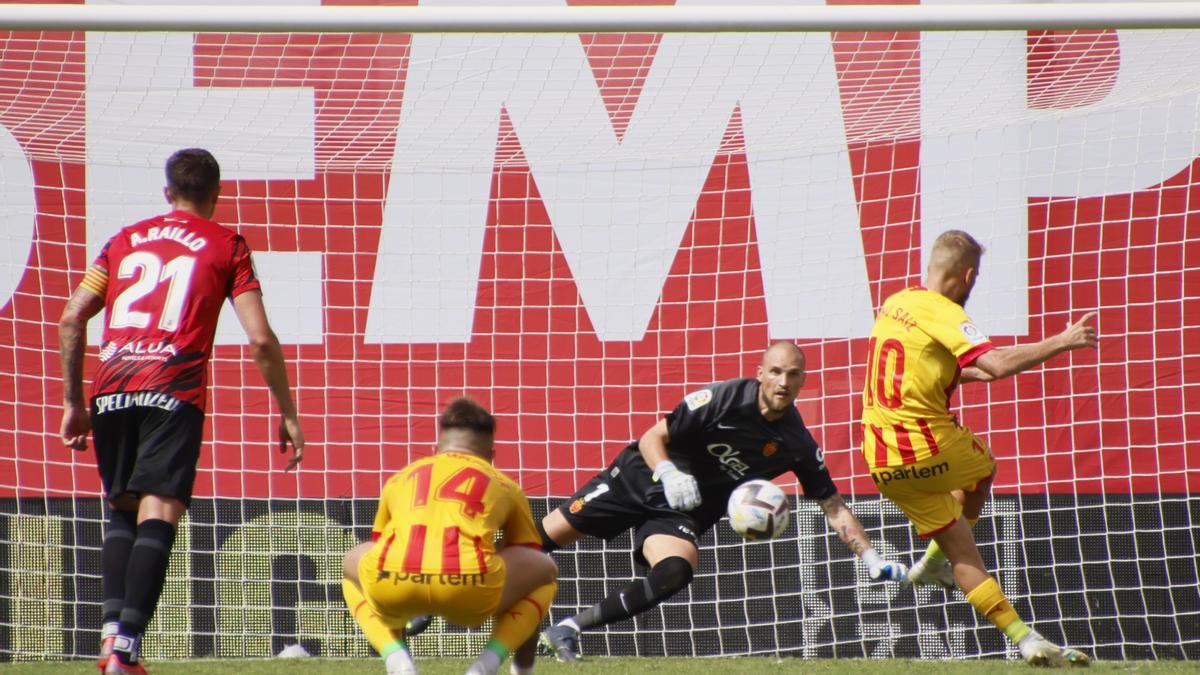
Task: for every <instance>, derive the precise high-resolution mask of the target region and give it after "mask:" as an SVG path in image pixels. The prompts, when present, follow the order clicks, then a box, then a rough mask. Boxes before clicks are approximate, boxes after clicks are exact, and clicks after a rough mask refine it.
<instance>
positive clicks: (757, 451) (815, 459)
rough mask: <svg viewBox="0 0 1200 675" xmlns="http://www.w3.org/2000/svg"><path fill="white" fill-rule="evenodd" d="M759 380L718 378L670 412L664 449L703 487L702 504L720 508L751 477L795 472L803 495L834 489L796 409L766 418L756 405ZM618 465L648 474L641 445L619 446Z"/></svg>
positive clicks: (823, 493)
mask: <svg viewBox="0 0 1200 675" xmlns="http://www.w3.org/2000/svg"><path fill="white" fill-rule="evenodd" d="M758 387H759V383H758V380H756V379H753V378H738V379H735V380H726V381H724V382H717V383H714V384H711V385H709V386H708V387H706V388H704V389H701V390H699V391H695V392H692V393H690V394H688V395H687V396H686V397H684V399H683V401H681V402H680V403H679V405H678V406H676V407H675V409H674V410H672V411H671V412H670V413H668V414H667V430H668V432H669V434H670V441H669V442H668V444H667V454H668V456H669V457H670V459H671V461H672V462H674V463H675V466H677V467H678V468H679V470H681V471H685V472H687V473H690V474H692V476H694V477H695V478H696V482H697V483H699V485H700V496H701V499H702V500H703V503H704V505H706V506H710V507H715V506H716V505H720V507H721V508H722V509H723V508H724V504H725V501H726V500H728V499H729V495H730V493H732V492H733V489H734V488H735V487H737V486H738V485H740V484H741V483H744V482H746V481H747V480H750V479H753V478H764V479H767V480H770V479H772V478H775V477H776V476H779V475H780V474H783V473H785V472H788V471H791V472H793V473H795V474H796V477H797V478H798V479H799V480H800V485H801V486H803V488H804V496H805V497H808V498H810V499H826V498H828V497H832V496H833V495H835V494H837V486H835V485H834V483H833V479H832V478H831V477H830V476H829V471H828V469H826V468H825V460H824V454H823V453H822V452H821V448H820V447H819V446H818V445H817V442H816V441H815V440H814V439H813V437H812V434H810V433H809V432H808V429H807V428H806V427H805V426H804V420H802V419H801V418H800V413H799V411H797V410H796V409H795V408H794V407H789V408H788V410H787V411H786V412H785V413H784V416H783V418H782V419H779V420H778V421H775V422H768V421H767V420H766V418H764V417H763V416H762V413H761V412H759V408H758ZM621 455H622V456H620V457H618V459H617V461H616V462H615V463H614V464H616V465H617V466H620V467H623V468H624V470H626V471H628V470H635V471H636V470H639V469H640V470H642V471H645V472H647V473H649V471H650V469H649V467H648V466H647V465H646V462H645V460H644V459H642V454H641V452H640V451H639V450H638V443H637V441H634V442H633V443H630V444H629V445H628V446H626V447H625V449H624V450H622V451H621Z"/></svg>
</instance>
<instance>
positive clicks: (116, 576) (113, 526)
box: [100, 510, 137, 623]
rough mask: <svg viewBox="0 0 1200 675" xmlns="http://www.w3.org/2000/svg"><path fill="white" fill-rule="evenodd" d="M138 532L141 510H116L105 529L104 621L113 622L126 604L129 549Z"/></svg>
mask: <svg viewBox="0 0 1200 675" xmlns="http://www.w3.org/2000/svg"><path fill="white" fill-rule="evenodd" d="M136 535H137V513H135V512H133V511H117V510H113V511H112V512H110V513H109V518H108V526H107V527H106V528H105V530H104V545H103V547H102V548H101V549H100V579H101V589H102V592H103V594H104V604H103V605H102V606H101V610H100V611H101V621H102V622H103V623H112V622H115V621H118V620H119V619H120V618H121V609H122V608H123V607H124V606H125V574H126V572H127V571H128V569H127V568H128V567H129V553H130V551H132V550H133V540H134V537H135V536H136Z"/></svg>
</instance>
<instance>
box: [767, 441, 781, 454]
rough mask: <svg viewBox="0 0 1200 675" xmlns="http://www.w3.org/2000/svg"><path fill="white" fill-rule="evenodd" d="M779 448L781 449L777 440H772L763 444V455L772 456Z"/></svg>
mask: <svg viewBox="0 0 1200 675" xmlns="http://www.w3.org/2000/svg"><path fill="white" fill-rule="evenodd" d="M777 450H779V444H778V443H776V442H775V441H770V442H768V443H767V444H766V445H764V446H763V457H770V456H771V455H773V454H775V451H777Z"/></svg>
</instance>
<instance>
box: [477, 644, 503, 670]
mask: <svg viewBox="0 0 1200 675" xmlns="http://www.w3.org/2000/svg"><path fill="white" fill-rule="evenodd" d="M475 661H476V662H477V663H478V664H479V665H481V666H483V667H484V669H485V670H486V671H487V672H489V673H494V672H497V671H499V670H500V657H499V656H497V655H496V653H495V652H493V651H492V650H490V649H485V650H483V651H482V652H480V653H479V658H478V659H475Z"/></svg>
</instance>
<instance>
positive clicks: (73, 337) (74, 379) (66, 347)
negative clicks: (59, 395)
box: [58, 290, 103, 404]
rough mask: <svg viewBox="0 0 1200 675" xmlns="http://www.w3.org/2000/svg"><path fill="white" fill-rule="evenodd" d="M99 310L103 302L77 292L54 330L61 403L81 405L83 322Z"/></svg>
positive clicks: (88, 293) (93, 296)
mask: <svg viewBox="0 0 1200 675" xmlns="http://www.w3.org/2000/svg"><path fill="white" fill-rule="evenodd" d="M102 306H103V299H101V298H100V297H99V296H97V295H95V294H93V293H91V292H86V291H79V290H77V291H76V292H75V293H74V294H72V295H71V298H70V300H68V301H67V308H66V310H65V311H64V312H63V319H62V321H61V322H60V323H59V326H58V353H59V356H60V358H61V359H62V370H63V373H62V375H63V400H64V401H66V402H70V403H74V404H82V403H83V398H84V396H83V350H84V342H85V341H86V339H87V337H86V335H87V319H90V318H91V317H92V316H94V315H95V314H96V313H97V312H98V311H99V310H100V308H101V307H102Z"/></svg>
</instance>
